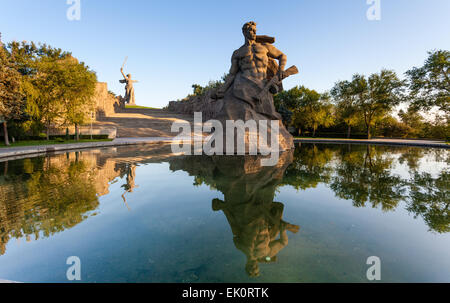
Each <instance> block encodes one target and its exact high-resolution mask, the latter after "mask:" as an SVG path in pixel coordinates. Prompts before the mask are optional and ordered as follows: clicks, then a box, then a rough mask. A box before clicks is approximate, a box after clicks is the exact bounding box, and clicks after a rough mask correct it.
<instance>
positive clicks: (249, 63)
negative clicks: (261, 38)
mask: <svg viewBox="0 0 450 303" xmlns="http://www.w3.org/2000/svg"><path fill="white" fill-rule="evenodd" d="M269 52H270V50H269V48H268V47H267V45H266V44H262V43H254V44H252V45H244V46H242V47H241V48H239V49H238V50H236V51H235V52H234V54H233V59H234V60H236V61H237V64H238V66H239V70H240V72H242V75H243V76H244V77H250V78H256V79H259V80H263V79H266V75H267V66H268V64H269Z"/></svg>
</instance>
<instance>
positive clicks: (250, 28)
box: [242, 21, 256, 41]
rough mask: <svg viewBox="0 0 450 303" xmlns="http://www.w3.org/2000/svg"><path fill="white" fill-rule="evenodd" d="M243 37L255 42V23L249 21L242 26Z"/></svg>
mask: <svg viewBox="0 0 450 303" xmlns="http://www.w3.org/2000/svg"><path fill="white" fill-rule="evenodd" d="M242 33H243V34H244V37H245V38H247V39H248V40H250V41H254V40H256V22H253V21H250V22H247V23H245V24H244V25H243V26H242Z"/></svg>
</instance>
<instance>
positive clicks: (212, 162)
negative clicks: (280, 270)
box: [170, 151, 299, 276]
mask: <svg viewBox="0 0 450 303" xmlns="http://www.w3.org/2000/svg"><path fill="white" fill-rule="evenodd" d="M292 155H293V151H288V152H284V153H281V154H280V160H279V162H278V164H277V165H276V166H261V165H260V160H261V157H257V156H239V157H220V156H213V157H207V156H202V157H182V158H175V159H173V160H171V161H170V165H171V169H172V170H178V169H182V170H185V171H188V172H189V173H190V174H191V175H195V176H197V177H200V178H198V179H199V180H202V181H203V182H205V183H206V184H209V185H211V186H213V187H215V188H216V189H218V190H220V191H221V192H222V193H223V194H224V201H221V200H219V199H214V200H213V201H212V207H213V210H215V211H218V210H222V211H223V212H224V214H225V216H226V217H227V220H228V223H229V224H230V227H231V230H232V232H233V236H234V239H233V241H234V244H235V245H236V247H237V248H238V249H239V250H241V251H242V252H243V253H244V254H245V255H246V256H247V265H246V271H247V273H248V274H249V275H250V276H258V275H259V263H262V262H264V263H266V262H274V261H276V259H277V254H278V252H279V251H281V250H282V249H283V248H284V247H285V246H286V245H287V244H288V237H287V231H291V232H294V233H296V232H298V230H299V226H297V225H292V224H289V223H287V222H284V221H283V220H282V215H283V204H282V203H279V202H273V199H274V196H275V190H276V187H277V186H278V185H279V184H280V182H281V181H282V178H283V175H284V172H285V170H286V168H287V166H288V165H289V164H290V163H291V162H292ZM278 235H279V236H280V238H279V239H277V237H278Z"/></svg>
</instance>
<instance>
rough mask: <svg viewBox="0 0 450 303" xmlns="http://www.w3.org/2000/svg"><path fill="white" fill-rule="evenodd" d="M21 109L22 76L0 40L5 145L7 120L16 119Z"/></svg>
mask: <svg viewBox="0 0 450 303" xmlns="http://www.w3.org/2000/svg"><path fill="white" fill-rule="evenodd" d="M23 111H24V94H23V92H22V76H21V74H20V73H19V72H18V71H17V70H16V66H15V64H14V58H13V57H12V56H11V54H10V53H9V52H8V51H7V50H6V49H5V48H4V47H3V44H2V43H1V41H0V122H3V134H4V137H5V145H9V139H8V125H7V123H8V121H11V120H13V119H18V118H19V117H20V116H21V115H22V114H23Z"/></svg>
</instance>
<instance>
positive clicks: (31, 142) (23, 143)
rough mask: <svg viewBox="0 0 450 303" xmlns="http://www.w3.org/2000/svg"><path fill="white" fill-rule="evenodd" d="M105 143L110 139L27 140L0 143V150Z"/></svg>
mask: <svg viewBox="0 0 450 303" xmlns="http://www.w3.org/2000/svg"><path fill="white" fill-rule="evenodd" d="M105 141H112V139H93V140H90V139H80V140H78V141H76V140H64V141H62V142H61V141H57V140H49V141H47V140H29V141H16V142H15V143H12V142H10V143H11V145H10V146H6V145H5V143H4V142H1V143H0V148H8V147H19V146H35V145H50V144H70V143H85V142H105Z"/></svg>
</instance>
